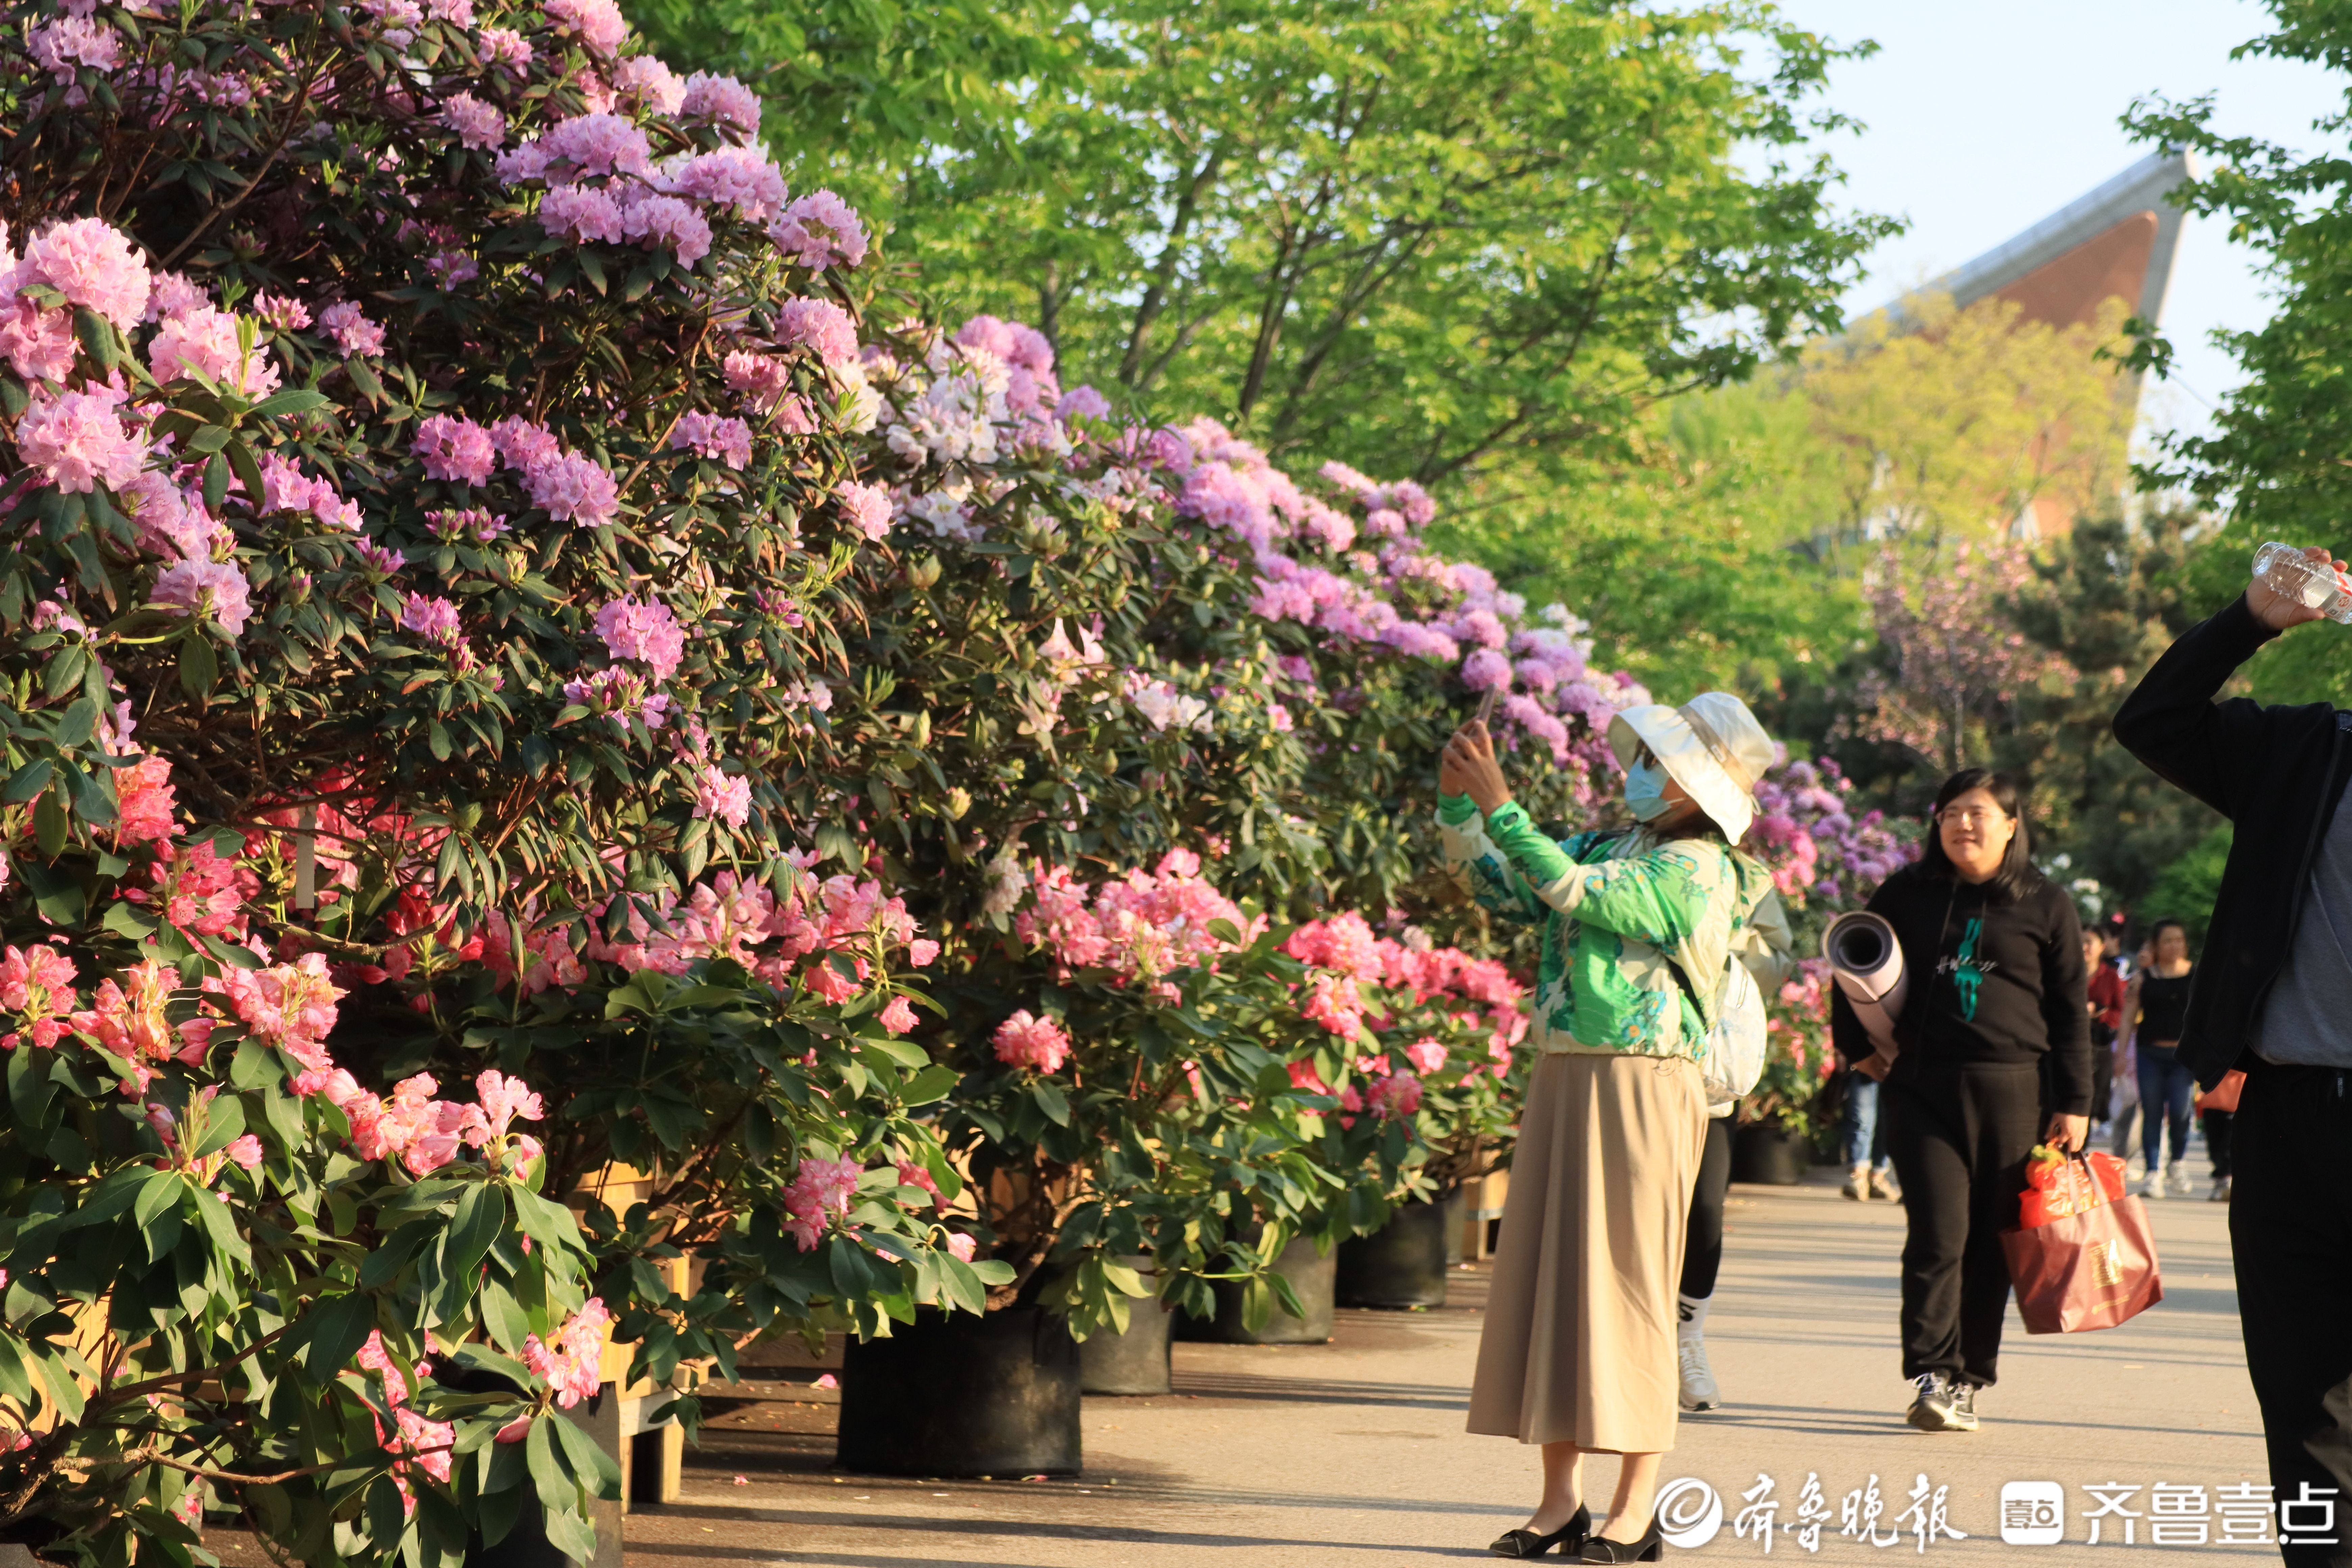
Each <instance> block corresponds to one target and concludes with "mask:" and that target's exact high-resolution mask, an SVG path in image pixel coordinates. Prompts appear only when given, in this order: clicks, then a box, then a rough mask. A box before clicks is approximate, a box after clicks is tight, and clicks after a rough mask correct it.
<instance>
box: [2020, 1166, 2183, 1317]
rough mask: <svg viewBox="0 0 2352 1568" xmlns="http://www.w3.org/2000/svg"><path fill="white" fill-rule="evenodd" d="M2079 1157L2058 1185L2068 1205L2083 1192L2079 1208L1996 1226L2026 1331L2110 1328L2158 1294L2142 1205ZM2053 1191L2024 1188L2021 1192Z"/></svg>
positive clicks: (2160, 1285) (2153, 1246)
mask: <svg viewBox="0 0 2352 1568" xmlns="http://www.w3.org/2000/svg"><path fill="white" fill-rule="evenodd" d="M2078 1160H2079V1157H2078V1159H2077V1160H2068V1161H2067V1162H2066V1166H2067V1171H2068V1175H2067V1180H2066V1182H2065V1184H2064V1189H2065V1193H2066V1196H2067V1201H2068V1202H2069V1203H2070V1204H2072V1203H2074V1202H2075V1201H2077V1200H2079V1199H2083V1198H2087V1199H2088V1201H2087V1202H2086V1203H2084V1204H2083V1206H2080V1207H2075V1208H2074V1209H2073V1211H2072V1212H2071V1213H2067V1214H2063V1215H2052V1216H2051V1217H2049V1218H2047V1219H2046V1220H2045V1221H2044V1222H2043V1223H2042V1224H2040V1225H2030V1226H2020V1227H2019V1228H2017V1229H2016V1230H2005V1231H2003V1232H2001V1236H2000V1247H2001V1251H2002V1252H2003V1253H2005V1254H2006V1255H2007V1256H2008V1258H2009V1278H2010V1281H2011V1283H2012V1284H2013V1285H2015V1286H2016V1288H2017V1310H2018V1311H2019V1313H2020V1314H2021V1316H2023V1318H2024V1319H2025V1331H2026V1332H2027V1333H2029V1334H2073V1333H2081V1332H2084V1331H2087V1330H2091V1329H2112V1328H2114V1327H2115V1326H2116V1324H2117V1323H2121V1322H2126V1321H2129V1320H2131V1319H2133V1318H2136V1317H2137V1316H2138V1315H2139V1314H2140V1313H2142V1312H2144V1311H2146V1310H2147V1309H2148V1308H2150V1307H2152V1306H2154V1305H2156V1303H2157V1302H2158V1301H2161V1300H2164V1284H2163V1281H2162V1279H2160V1278H2159V1277H2158V1272H2157V1260H2156V1237H2154V1236H2153V1235H2152V1234H2151V1233H2150V1232H2149V1230H2148V1226H2147V1209H2145V1208H2143V1207H2142V1206H2141V1205H2140V1201H2139V1200H2138V1199H2137V1198H2136V1197H2132V1196H2130V1195H2129V1194H2125V1195H2123V1196H2119V1197H2118V1196H2110V1195H2109V1194H2107V1192H2106V1191H2105V1188H2104V1187H2103V1186H2102V1184H2101V1183H2100V1181H2099V1179H2098V1177H2097V1176H2096V1175H2095V1174H2094V1173H2093V1172H2092V1169H2091V1166H2090V1163H2089V1162H2088V1161H2086V1160H2081V1161H2079V1163H2078ZM2056 1190H2057V1189H2056V1188H2054V1187H2053V1189H2050V1190H2049V1191H2044V1190H2042V1189H2029V1190H2028V1192H2027V1194H2026V1198H2027V1201H2028V1202H2029V1203H2030V1202H2031V1201H2032V1199H2034V1198H2036V1197H2043V1198H2047V1197H2048V1196H2050V1195H2051V1192H2054V1191H2056ZM2022 1206H2023V1205H2021V1208H2022Z"/></svg>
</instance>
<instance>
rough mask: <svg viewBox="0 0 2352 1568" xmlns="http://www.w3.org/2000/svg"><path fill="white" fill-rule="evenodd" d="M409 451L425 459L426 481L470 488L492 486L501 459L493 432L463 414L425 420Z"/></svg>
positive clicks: (435, 416)
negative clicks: (494, 467) (457, 483)
mask: <svg viewBox="0 0 2352 1568" xmlns="http://www.w3.org/2000/svg"><path fill="white" fill-rule="evenodd" d="M409 450H410V451H412V452H414V453H415V454H416V456H418V457H420V458H424V459H425V478H426V479H443V480H457V481H460V482H462V483H465V484H469V485H486V484H488V483H489V482H490V468H491V467H492V465H493V464H494V463H495V462H496V461H497V458H498V453H497V450H496V448H495V447H492V445H491V443H490V433H489V432H488V430H485V429H483V428H482V427H481V426H479V425H477V424H475V423H474V422H473V421H472V420H470V419H468V418H467V417H465V416H463V415H451V414H436V415H434V416H431V417H430V418H428V419H426V420H425V422H424V423H422V424H420V425H419V426H417V427H416V440H415V444H414V445H412V446H411V447H409Z"/></svg>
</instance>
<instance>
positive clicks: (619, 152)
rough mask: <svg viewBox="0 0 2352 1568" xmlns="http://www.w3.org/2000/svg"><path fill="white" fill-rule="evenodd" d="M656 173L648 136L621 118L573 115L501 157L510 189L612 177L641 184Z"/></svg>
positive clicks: (502, 174)
mask: <svg viewBox="0 0 2352 1568" xmlns="http://www.w3.org/2000/svg"><path fill="white" fill-rule="evenodd" d="M653 172H654V163H653V148H652V147H651V145H650V144H649V143H647V142H646V133H645V132H642V131H640V130H638V129H637V128H636V127H635V126H634V125H632V124H630V123H629V122H628V121H626V120H624V119H623V118H621V116H619V115H617V114H604V113H595V114H575V115H573V116H572V118H571V119H569V120H563V121H557V122H556V123H555V125H554V126H553V127H552V128H551V129H550V130H548V131H546V132H543V133H542V134H541V135H538V136H535V137H533V138H531V140H530V141H528V142H524V143H523V144H522V145H521V146H520V147H515V148H510V149H509V150H508V151H507V152H504V153H499V179H501V180H503V181H505V182H506V183H507V184H510V185H512V184H524V183H526V182H529V181H531V180H544V181H545V182H547V184H551V185H569V184H574V183H576V182H578V181H581V180H585V179H598V178H603V177H604V176H606V175H611V174H634V175H635V176H636V177H637V178H638V179H641V180H642V179H645V178H646V177H647V176H649V175H651V174H653Z"/></svg>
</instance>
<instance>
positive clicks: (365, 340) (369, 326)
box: [318, 300, 383, 359]
mask: <svg viewBox="0 0 2352 1568" xmlns="http://www.w3.org/2000/svg"><path fill="white" fill-rule="evenodd" d="M318 325H319V330H320V331H322V332H324V333H326V334H327V336H329V337H331V338H332V339H334V340H335V347H336V348H338V349H340V350H341V351H342V354H343V357H344V358H345V359H352V358H356V357H367V358H373V357H374V356H375V355H377V354H380V353H383V327H381V326H379V325H378V324H376V323H375V322H373V321H369V320H368V318H367V314H366V312H364V311H362V310H361V309H360V308H359V306H358V305H357V304H356V303H354V302H353V301H352V300H337V301H335V303H333V304H331V305H329V306H326V307H325V308H323V309H322V310H320V312H319V322H318Z"/></svg>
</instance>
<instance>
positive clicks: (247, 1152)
mask: <svg viewBox="0 0 2352 1568" xmlns="http://www.w3.org/2000/svg"><path fill="white" fill-rule="evenodd" d="M221 1152H222V1153H224V1154H226V1155H227V1156H228V1158H229V1163H232V1164H234V1165H236V1166H237V1167H238V1168H239V1169H241V1170H247V1171H250V1170H254V1169H256V1168H257V1167H258V1166H259V1165H260V1163H261V1140H260V1139H258V1138H256V1137H255V1136H254V1135H253V1134H252V1133H250V1132H248V1133H247V1134H246V1135H245V1136H244V1137H242V1138H237V1139H235V1140H232V1141H231V1142H230V1143H229V1146H228V1147H227V1148H226V1149H224V1150H222V1151H221Z"/></svg>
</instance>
